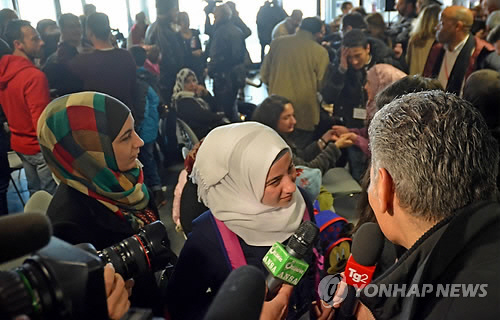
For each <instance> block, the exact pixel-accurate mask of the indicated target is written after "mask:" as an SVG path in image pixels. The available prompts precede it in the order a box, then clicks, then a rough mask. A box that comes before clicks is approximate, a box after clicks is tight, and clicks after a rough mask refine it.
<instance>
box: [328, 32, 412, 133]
mask: <svg viewBox="0 0 500 320" xmlns="http://www.w3.org/2000/svg"><path fill="white" fill-rule="evenodd" d="M367 39H368V44H369V45H370V54H371V60H370V62H369V63H368V64H367V65H366V66H365V67H364V68H362V69H360V70H355V69H353V68H352V67H351V66H349V68H348V69H347V71H346V72H345V73H342V72H340V70H339V65H340V54H337V55H336V56H337V58H336V59H337V60H336V61H335V63H332V64H330V65H329V66H328V74H327V81H326V83H325V87H324V88H323V90H321V94H322V96H323V100H324V101H325V102H326V103H329V104H330V103H333V104H334V113H333V116H334V117H336V118H338V119H339V120H341V121H342V122H343V123H344V125H345V126H346V127H348V128H363V127H364V120H360V119H354V118H353V110H354V108H365V106H366V101H367V95H366V92H365V89H364V86H365V82H366V71H367V70H368V69H370V68H371V67H372V66H374V65H376V64H379V63H386V64H390V65H392V66H394V67H396V68H398V69H401V70H402V69H404V68H403V67H402V66H401V64H400V63H399V60H397V59H396V58H394V56H393V53H392V50H391V49H390V48H389V47H387V46H386V45H385V44H384V43H383V42H382V40H379V39H376V38H373V37H367Z"/></svg>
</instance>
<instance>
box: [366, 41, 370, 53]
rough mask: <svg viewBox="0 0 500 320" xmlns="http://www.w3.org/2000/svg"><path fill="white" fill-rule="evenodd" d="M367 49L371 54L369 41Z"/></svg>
mask: <svg viewBox="0 0 500 320" xmlns="http://www.w3.org/2000/svg"><path fill="white" fill-rule="evenodd" d="M366 50H368V54H370V44H369V43H367V44H366Z"/></svg>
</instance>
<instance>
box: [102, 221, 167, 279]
mask: <svg viewBox="0 0 500 320" xmlns="http://www.w3.org/2000/svg"><path fill="white" fill-rule="evenodd" d="M97 255H98V256H99V257H100V258H101V259H102V260H103V261H105V262H106V263H108V262H109V263H111V264H112V265H113V267H114V268H115V271H116V272H117V273H119V274H120V275H121V276H122V277H123V279H130V278H134V277H137V276H140V275H143V274H145V273H148V272H156V271H159V270H162V269H164V268H165V266H167V264H168V263H169V262H170V260H171V259H172V257H171V251H170V248H169V242H168V235H167V230H166V229H165V226H164V225H163V223H162V222H161V221H155V222H153V223H151V224H148V225H146V226H144V228H143V229H141V230H140V231H139V233H137V234H135V235H133V236H131V237H129V238H127V239H125V240H123V241H121V242H120V243H117V244H115V245H113V246H111V247H109V248H106V249H103V250H102V251H99V252H97Z"/></svg>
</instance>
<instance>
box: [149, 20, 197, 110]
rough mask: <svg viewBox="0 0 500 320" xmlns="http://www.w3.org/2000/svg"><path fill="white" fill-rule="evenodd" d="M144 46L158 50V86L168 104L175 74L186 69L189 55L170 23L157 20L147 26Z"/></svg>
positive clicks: (180, 37)
mask: <svg viewBox="0 0 500 320" xmlns="http://www.w3.org/2000/svg"><path fill="white" fill-rule="evenodd" d="M146 44H156V45H157V46H158V47H159V48H160V52H161V56H162V58H161V61H160V85H161V86H162V91H163V93H164V94H163V95H164V97H163V98H164V99H165V101H166V102H170V98H171V96H172V92H173V89H174V85H175V79H176V77H177V73H178V72H179V71H180V70H181V69H182V68H184V67H186V65H187V64H186V57H189V56H190V55H191V52H190V51H186V48H185V46H184V41H183V40H182V36H181V35H180V34H179V33H178V32H175V31H174V30H172V28H171V27H170V23H169V22H168V21H165V20H157V21H156V22H154V23H153V24H152V25H150V26H149V28H148V30H147V32H146Z"/></svg>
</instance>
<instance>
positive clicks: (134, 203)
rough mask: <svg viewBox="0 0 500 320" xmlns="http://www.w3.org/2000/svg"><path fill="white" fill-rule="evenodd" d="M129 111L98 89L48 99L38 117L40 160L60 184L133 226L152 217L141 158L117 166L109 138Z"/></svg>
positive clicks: (136, 226) (119, 128)
mask: <svg viewBox="0 0 500 320" xmlns="http://www.w3.org/2000/svg"><path fill="white" fill-rule="evenodd" d="M129 114H130V110H129V109H128V108H127V107H126V106H125V105H124V104H123V103H121V102H120V101H118V100H117V99H115V98H113V97H111V96H108V95H106V94H102V93H97V92H81V93H75V94H71V95H66V96H63V97H60V98H58V99H56V100H54V101H52V102H51V103H50V104H49V105H48V106H47V108H46V109H45V110H44V112H43V113H42V115H41V116H40V119H39V120H38V140H39V141H40V146H41V149H42V153H43V155H44V157H45V161H47V164H48V165H49V167H50V168H51V170H52V172H53V173H54V174H55V175H56V176H57V178H59V179H60V180H61V182H62V183H64V184H66V185H68V186H70V187H72V188H74V189H76V190H78V191H80V192H81V193H83V194H85V195H88V196H89V197H92V198H95V199H96V200H97V201H99V202H100V203H102V204H103V205H105V206H106V207H107V208H108V209H110V210H111V211H112V212H113V213H114V214H116V215H117V216H119V217H121V218H124V219H126V220H127V221H128V222H129V223H130V224H131V226H132V228H134V229H135V230H137V229H138V228H141V227H143V226H144V225H145V224H148V223H151V222H153V221H155V220H156V217H155V215H154V214H153V213H152V211H151V210H149V209H147V208H146V207H147V205H148V202H149V194H148V190H147V188H146V186H145V185H144V183H143V181H144V176H143V172H142V168H141V166H140V163H139V162H138V161H137V165H136V167H135V168H133V169H131V170H128V171H126V172H121V171H119V170H118V165H117V162H116V158H115V155H114V152H113V145H112V143H113V140H114V139H115V138H116V136H117V135H118V133H119V132H120V130H121V128H122V127H123V124H124V123H125V121H126V120H127V118H128V115H129Z"/></svg>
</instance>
